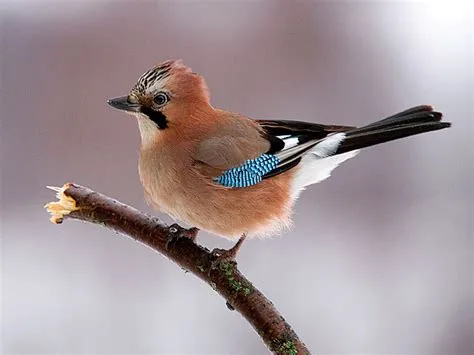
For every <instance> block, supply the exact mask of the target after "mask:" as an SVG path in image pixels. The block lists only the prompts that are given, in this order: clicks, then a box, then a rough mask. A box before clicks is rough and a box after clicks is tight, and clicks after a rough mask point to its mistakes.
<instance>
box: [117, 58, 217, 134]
mask: <svg viewBox="0 0 474 355" xmlns="http://www.w3.org/2000/svg"><path fill="white" fill-rule="evenodd" d="M108 104H109V105H110V106H112V107H114V108H116V109H119V110H122V111H125V112H127V113H130V114H132V115H134V116H135V117H137V119H138V124H139V128H140V133H141V136H142V140H144V141H147V140H149V139H150V138H152V137H154V136H156V134H157V133H159V132H160V131H166V130H169V129H171V130H173V129H180V126H184V125H186V124H187V123H188V124H189V122H186V121H187V120H190V119H193V117H194V116H199V115H198V114H196V112H199V110H205V109H207V108H209V107H211V106H210V103H209V92H208V89H207V85H206V83H205V81H204V79H203V78H202V77H201V76H199V75H198V74H196V73H193V72H192V71H191V69H190V68H188V67H187V66H185V65H184V64H183V63H182V61H181V60H167V61H165V62H163V63H161V64H158V65H156V66H155V67H153V68H152V69H150V70H148V71H147V72H145V73H144V74H142V75H141V76H140V78H139V79H138V81H137V83H136V84H135V85H134V86H133V88H132V90H131V91H130V93H129V94H128V95H127V96H121V97H117V98H114V99H110V100H108Z"/></svg>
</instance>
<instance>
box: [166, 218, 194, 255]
mask: <svg viewBox="0 0 474 355" xmlns="http://www.w3.org/2000/svg"><path fill="white" fill-rule="evenodd" d="M198 232H199V229H198V228H196V227H192V228H189V229H185V228H182V227H181V226H179V225H178V224H176V223H175V224H172V225H171V226H169V227H168V233H167V234H166V243H165V248H166V249H168V247H169V245H170V243H172V242H175V241H177V240H178V239H180V238H189V239H191V240H192V241H193V242H194V241H195V240H196V236H197V234H198Z"/></svg>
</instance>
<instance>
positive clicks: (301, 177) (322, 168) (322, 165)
mask: <svg viewBox="0 0 474 355" xmlns="http://www.w3.org/2000/svg"><path fill="white" fill-rule="evenodd" d="M337 134H339V133H337ZM343 138H344V137H343ZM343 138H342V139H343ZM342 139H341V140H340V141H342ZM340 141H339V142H340ZM321 143H323V142H321ZM318 145H319V144H318ZM313 152H314V150H312V151H310V152H309V153H308V154H305V155H304V156H303V159H301V162H300V164H298V166H297V167H296V169H298V171H297V173H296V176H295V178H294V180H293V182H292V186H291V193H292V198H293V201H294V200H296V199H297V198H298V196H299V194H300V193H301V191H303V190H304V189H305V187H306V186H308V185H312V184H316V183H318V182H321V181H323V180H325V179H327V178H328V177H329V176H331V172H332V171H333V170H334V169H335V168H336V167H337V166H338V165H339V164H341V163H342V162H344V161H346V160H347V159H350V158H352V157H355V156H356V155H357V154H358V153H359V150H353V151H351V152H347V153H343V154H338V155H334V156H332V157H327V158H321V157H320V156H319V154H317V153H316V152H314V153H313Z"/></svg>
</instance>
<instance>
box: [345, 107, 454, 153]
mask: <svg viewBox="0 0 474 355" xmlns="http://www.w3.org/2000/svg"><path fill="white" fill-rule="evenodd" d="M442 117H443V115H442V114H441V112H437V111H433V108H432V107H431V106H428V105H425V106H417V107H413V108H411V109H408V110H405V111H403V112H400V113H398V114H396V115H393V116H390V117H388V118H385V119H383V120H380V121H377V122H374V123H371V124H369V125H366V126H363V127H360V128H355V129H352V130H349V131H347V132H346V138H345V139H344V140H343V141H342V142H341V145H340V146H339V148H338V149H337V152H336V154H341V153H345V152H349V151H351V150H356V149H361V148H366V147H370V146H372V145H376V144H380V143H385V142H389V141H392V140H395V139H400V138H404V137H408V136H412V135H415V134H420V133H424V132H429V131H435V130H438V129H443V128H447V127H449V126H451V123H449V122H440V121H441V119H442Z"/></svg>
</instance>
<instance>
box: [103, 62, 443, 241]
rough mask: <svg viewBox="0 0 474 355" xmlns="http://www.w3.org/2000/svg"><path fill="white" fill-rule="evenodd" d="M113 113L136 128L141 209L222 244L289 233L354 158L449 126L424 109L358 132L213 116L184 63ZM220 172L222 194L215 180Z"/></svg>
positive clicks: (152, 79)
mask: <svg viewBox="0 0 474 355" xmlns="http://www.w3.org/2000/svg"><path fill="white" fill-rule="evenodd" d="M109 104H110V105H112V106H113V107H116V108H119V109H121V110H124V111H126V112H128V113H131V114H132V115H134V116H135V117H136V118H137V120H138V126H139V130H140V135H141V140H142V144H141V149H140V162H139V173H140V179H141V182H142V184H143V187H144V189H145V195H146V198H147V201H148V202H149V203H150V204H152V205H153V206H154V207H155V208H157V209H159V210H160V211H163V212H166V213H168V214H169V215H171V216H172V217H174V218H175V219H177V220H180V221H184V222H187V223H189V224H190V225H192V226H194V227H197V228H200V229H204V230H207V231H210V232H212V233H215V234H218V235H221V236H224V237H227V238H238V237H240V236H242V235H248V236H255V235H268V234H271V233H275V232H278V231H279V230H281V229H282V228H283V227H284V226H287V225H289V223H290V215H291V208H292V205H293V203H294V202H295V200H296V199H297V197H298V195H299V193H300V192H301V191H302V190H303V189H304V188H305V187H306V186H307V185H310V184H313V183H316V182H319V181H321V180H324V179H325V178H327V177H328V176H329V175H330V173H331V171H332V170H333V169H334V168H335V167H336V166H337V165H339V164H340V163H341V162H343V161H345V160H347V159H349V158H351V157H353V156H355V155H356V154H357V153H358V151H359V149H361V148H364V147H367V146H371V145H374V144H378V143H383V142H386V141H390V140H393V139H398V138H403V137H406V136H409V135H413V134H418V133H423V132H427V131H431V130H437V129H442V128H446V127H448V126H449V123H445V122H440V120H441V114H440V113H438V112H435V111H433V109H432V108H431V107H430V106H418V107H415V108H412V109H410V110H407V111H404V112H401V113H399V114H397V115H394V116H391V117H389V118H387V119H385V120H381V121H378V122H375V123H373V124H370V125H367V126H365V127H361V128H356V127H348V126H325V125H318V124H312V123H306V122H296V121H269V120H252V119H249V118H247V117H245V116H242V115H240V114H237V113H232V112H227V111H224V110H219V109H216V108H214V107H212V105H211V104H210V100H209V91H208V88H207V85H206V83H205V81H204V79H203V78H202V77H201V76H199V75H197V74H195V73H193V72H192V71H191V69H189V68H188V67H186V66H185V65H183V64H182V62H181V61H166V62H164V63H162V64H159V65H157V66H155V67H154V68H152V69H151V70H149V71H147V72H146V73H144V74H143V75H142V76H141V77H140V78H139V80H138V82H137V84H136V85H135V86H134V87H133V88H132V90H131V92H130V94H129V95H127V96H126V97H121V98H117V99H112V100H109ZM263 155H266V156H267V157H270V158H271V159H273V160H272V162H275V163H274V164H277V165H272V166H270V165H268V164H270V163H268V161H269V160H268V159H267V160H265V159H266V158H265V156H264V157H263V158H262V156H263ZM246 162H247V164H246ZM264 164H267V165H266V166H265V165H264ZM226 172H227V174H228V175H229V176H230V180H228V182H227V185H225V184H223V183H222V181H223V180H222V179H221V180H218V179H219V177H220V176H222V175H223V174H225V173H226ZM219 181H221V182H219ZM226 181H227V180H226ZM224 185H225V186H224ZM247 185H251V186H247ZM239 186H247V187H239Z"/></svg>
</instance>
